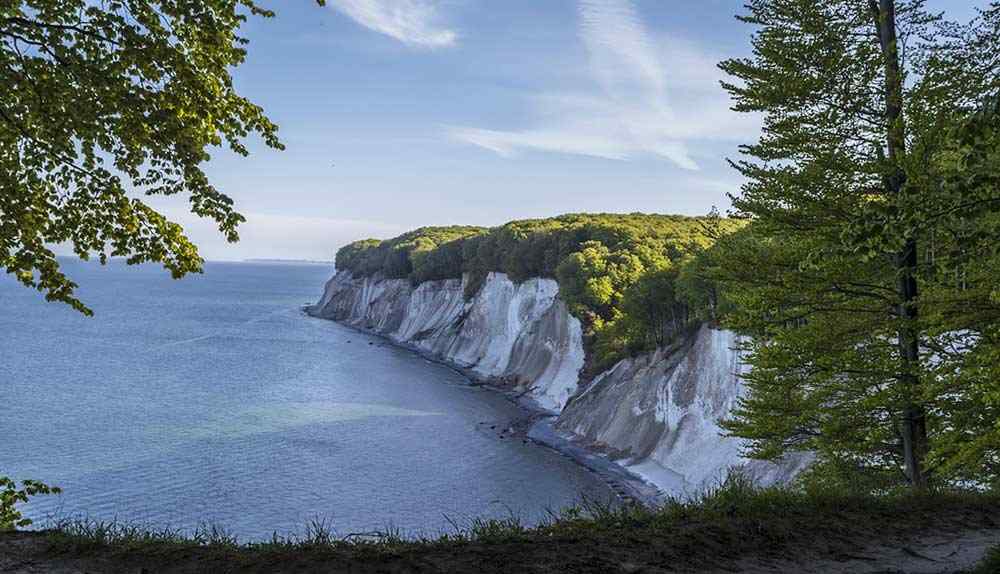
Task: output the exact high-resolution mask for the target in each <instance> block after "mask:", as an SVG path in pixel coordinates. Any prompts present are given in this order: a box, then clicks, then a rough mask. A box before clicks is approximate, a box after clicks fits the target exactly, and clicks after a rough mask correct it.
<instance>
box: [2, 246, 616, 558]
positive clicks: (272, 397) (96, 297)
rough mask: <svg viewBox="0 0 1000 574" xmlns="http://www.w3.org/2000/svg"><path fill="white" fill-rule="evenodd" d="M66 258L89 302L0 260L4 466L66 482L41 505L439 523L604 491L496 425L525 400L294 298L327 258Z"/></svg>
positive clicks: (256, 525)
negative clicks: (183, 264)
mask: <svg viewBox="0 0 1000 574" xmlns="http://www.w3.org/2000/svg"><path fill="white" fill-rule="evenodd" d="M64 267H65V270H66V271H67V273H68V274H69V275H70V276H71V277H73V278H74V279H75V280H76V281H77V282H78V283H80V284H81V285H82V287H81V289H80V295H81V296H82V297H83V298H84V300H85V301H86V302H87V303H88V304H89V305H91V307H92V308H93V309H94V310H95V312H96V317H93V318H86V317H83V316H80V315H79V314H77V313H75V312H73V311H72V310H70V309H69V308H68V307H66V306H64V305H59V304H55V303H45V302H44V301H43V300H42V298H41V297H40V296H39V294H38V293H36V292H34V291H30V290H28V289H25V288H23V287H20V286H19V285H18V284H16V283H14V282H13V280H11V279H10V278H9V277H6V276H5V277H3V278H0V400H2V402H0V475H3V474H6V475H8V476H11V477H15V478H37V479H42V480H45V481H47V482H49V483H51V484H57V485H59V486H61V487H63V488H64V490H65V493H64V494H63V495H61V496H58V497H48V498H40V499H36V501H33V502H32V503H31V504H30V505H28V506H27V507H25V508H26V510H27V511H28V512H27V514H28V515H29V516H31V517H33V518H35V519H36V520H43V521H44V520H45V519H46V518H47V517H49V518H51V517H53V516H60V517H65V516H75V517H89V518H93V519H112V518H115V519H119V520H124V521H134V522H140V523H144V524H149V525H157V526H170V527H175V528H184V529H193V528H196V527H198V526H200V525H204V524H218V525H222V526H224V527H226V528H227V529H229V530H230V531H231V532H232V533H235V534H236V535H238V536H240V537H241V538H243V539H253V538H260V537H267V536H270V535H271V533H272V532H274V531H277V532H278V533H281V534H291V533H295V532H301V531H302V530H303V527H304V525H305V524H306V522H307V521H309V520H310V519H314V518H319V519H325V520H327V522H328V523H329V524H332V525H333V526H334V527H335V528H336V529H337V531H338V532H340V533H341V534H346V533H351V532H359V531H367V530H372V529H380V528H385V527H388V526H393V527H398V528H401V529H403V530H404V531H407V532H410V533H425V534H434V533H437V532H440V531H443V530H447V529H448V521H447V519H446V518H445V517H446V516H447V517H448V518H450V519H452V520H456V521H458V522H459V523H461V522H463V521H467V520H468V519H470V518H471V517H473V516H483V515H493V516H506V515H508V513H509V512H511V511H513V512H515V513H517V514H520V515H522V516H524V517H526V518H528V519H534V518H538V517H540V516H542V515H543V513H544V511H545V509H547V508H560V507H563V506H566V505H568V504H571V503H572V502H574V501H576V500H577V499H578V498H579V496H580V494H581V493H585V494H587V495H588V496H592V497H598V498H606V497H607V496H608V492H607V490H606V488H605V487H604V486H603V484H602V483H601V482H600V481H599V480H598V479H597V478H596V477H594V476H592V475H591V474H589V473H588V472H587V471H585V470H584V469H582V468H580V467H578V466H577V465H575V464H574V463H572V462H571V461H569V460H567V459H565V458H563V457H561V456H559V455H558V454H556V453H554V452H552V451H549V450H547V449H545V448H542V447H539V446H536V445H534V444H531V443H528V444H525V443H523V442H522V441H521V440H520V439H517V440H511V439H510V438H502V439H501V438H499V436H498V435H497V432H496V431H491V430H490V429H489V427H490V426H491V425H496V427H497V429H500V428H504V427H505V426H506V425H507V424H508V423H509V422H510V420H512V419H513V418H515V417H518V416H519V412H518V411H517V410H516V409H515V408H514V407H513V406H512V405H511V404H509V403H508V402H507V401H506V400H505V399H503V398H502V397H500V396H498V395H496V394H494V393H492V392H490V391H486V390H482V389H477V388H472V387H468V386H465V385H464V383H465V381H464V379H463V378H462V377H461V376H460V375H458V374H456V373H455V372H453V371H451V370H449V369H447V368H444V367H442V366H439V365H435V364H432V363H429V362H427V361H425V360H424V359H422V358H420V357H417V356H415V355H413V354H411V353H409V352H406V351H402V350H399V349H395V348H392V347H390V346H387V345H385V344H384V343H383V342H382V341H381V340H379V339H376V338H373V337H369V336H366V335H362V334H359V333H358V332H356V331H352V330H350V329H347V328H345V327H342V326H340V325H337V324H335V323H332V322H330V321H323V320H319V319H313V318H309V317H306V316H304V315H303V314H302V312H301V311H300V310H299V307H300V306H301V305H302V304H303V303H305V302H309V301H314V300H316V299H317V298H318V297H319V295H320V293H321V291H322V286H323V283H324V281H325V280H326V279H327V278H328V276H329V274H330V269H329V268H327V267H324V266H310V265H281V264H240V263H210V264H208V265H207V266H206V270H205V274H204V275H200V276H192V277H189V278H186V279H184V280H181V281H173V280H171V279H170V278H169V276H168V275H167V274H166V273H165V272H164V271H162V270H160V269H158V268H154V267H141V268H135V267H133V268H126V267H125V266H123V265H121V264H119V263H113V264H111V265H109V266H107V267H103V268H102V267H100V266H98V265H96V264H90V263H81V262H76V261H71V260H65V261H64ZM369 343H373V344H369Z"/></svg>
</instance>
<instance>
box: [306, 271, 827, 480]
mask: <svg viewBox="0 0 1000 574" xmlns="http://www.w3.org/2000/svg"><path fill="white" fill-rule="evenodd" d="M464 282H465V280H458V279H450V280H444V281H428V282H425V283H422V284H421V285H420V286H418V287H416V288H414V287H413V286H412V285H411V284H410V283H409V281H407V280H405V279H392V280H389V279H382V278H379V277H365V278H355V277H353V276H352V275H351V274H350V273H347V272H338V273H337V274H336V275H335V276H334V277H333V278H332V279H330V281H328V282H327V284H326V291H325V292H324V294H323V298H322V299H321V300H320V302H319V303H317V304H316V305H315V306H313V307H311V308H310V309H309V313H311V314H312V315H315V316H318V317H323V318H328V319H333V320H336V321H340V322H342V323H346V324H349V325H353V326H356V327H361V328H364V329H368V330H370V331H374V332H376V333H379V334H382V335H385V336H387V337H389V338H390V339H392V340H394V341H397V342H399V343H404V344H407V345H412V346H415V347H417V348H419V349H420V350H422V351H424V352H427V353H429V354H431V355H433V356H435V357H438V358H440V359H443V360H445V361H448V362H450V363H453V364H455V365H458V366H461V367H464V368H467V369H469V370H471V371H472V372H473V373H475V374H476V375H478V376H480V377H482V378H484V379H487V380H494V381H500V382H505V383H508V384H512V385H516V386H518V387H522V388H530V389H531V390H530V391H529V393H528V395H529V396H530V397H531V398H533V399H534V400H535V401H536V402H537V403H538V404H540V405H541V406H543V407H545V408H547V409H549V410H551V411H553V412H555V413H560V414H559V417H558V419H557V420H556V428H557V429H558V430H559V431H561V432H563V433H568V434H572V435H575V436H576V437H577V438H578V439H579V440H581V441H583V442H585V443H587V444H591V445H593V446H595V447H598V448H599V449H600V450H602V451H605V452H608V453H609V456H611V457H612V458H614V459H617V460H619V461H621V462H622V463H623V464H625V465H626V466H627V467H628V468H629V469H630V470H632V471H633V472H635V473H636V474H638V475H640V476H642V477H643V478H644V479H646V480H647V481H649V482H651V483H653V484H655V485H656V486H658V487H659V488H660V489H662V490H663V491H664V492H665V493H667V494H670V495H675V496H685V495H692V494H696V493H698V492H700V491H702V490H704V489H705V488H706V487H710V486H713V485H714V484H715V483H717V482H718V481H720V480H722V479H723V478H725V476H726V474H727V473H728V472H729V471H730V469H732V468H734V467H740V468H742V469H743V470H744V471H746V472H748V473H750V474H751V475H752V476H754V477H755V478H756V479H757V480H758V481H760V482H761V483H764V484H770V483H775V482H783V481H786V480H788V479H790V478H792V477H793V476H795V474H797V473H798V472H799V471H800V470H802V468H804V467H805V466H806V465H807V464H808V463H809V460H808V457H793V458H789V459H788V460H786V461H784V462H782V463H781V464H771V463H764V462H760V461H750V460H747V459H745V458H743V457H742V456H741V454H740V452H741V447H742V444H741V443H740V442H739V441H738V440H735V439H732V438H727V437H724V436H722V429H721V428H720V427H719V421H720V419H723V418H726V417H727V416H729V414H730V412H731V410H732V409H733V407H734V406H735V405H736V403H737V401H738V400H739V398H740V397H741V396H742V395H743V393H744V387H743V385H742V382H741V380H740V378H739V376H738V375H739V373H740V372H741V370H742V369H743V368H744V366H743V364H742V362H741V361H740V358H739V354H738V353H737V352H736V351H735V349H734V348H735V346H736V343H737V338H736V335H735V334H734V333H732V332H730V331H722V330H718V329H712V328H710V327H708V326H702V327H700V328H699V329H698V330H697V332H696V333H694V334H693V335H692V336H690V337H687V338H685V339H684V340H683V342H681V343H678V344H675V345H673V346H670V347H666V348H661V349H659V350H657V351H656V352H653V353H648V354H645V355H641V356H638V357H634V358H630V359H625V360H623V361H620V362H619V363H618V364H616V365H615V366H614V367H612V368H611V369H609V370H608V371H606V372H604V373H601V374H600V375H598V376H597V377H596V378H594V380H593V381H591V382H590V383H589V384H588V385H586V386H585V387H584V388H579V383H580V371H581V370H582V369H583V365H584V350H583V335H582V329H581V325H580V322H579V321H578V320H577V319H576V318H574V317H572V316H571V315H570V314H569V312H568V310H567V309H566V305H565V304H564V303H563V302H562V300H561V299H559V297H558V293H559V287H558V284H557V283H556V282H555V281H553V280H551V279H531V280H528V281H525V282H523V283H520V284H515V283H513V282H512V281H511V280H510V279H509V278H507V276H506V275H505V274H503V273H491V274H490V275H489V276H488V277H487V279H486V281H485V283H484V285H483V286H482V288H481V289H480V291H479V292H478V293H477V294H476V295H475V296H474V297H472V298H471V299H469V300H465V299H464V297H463V290H464Z"/></svg>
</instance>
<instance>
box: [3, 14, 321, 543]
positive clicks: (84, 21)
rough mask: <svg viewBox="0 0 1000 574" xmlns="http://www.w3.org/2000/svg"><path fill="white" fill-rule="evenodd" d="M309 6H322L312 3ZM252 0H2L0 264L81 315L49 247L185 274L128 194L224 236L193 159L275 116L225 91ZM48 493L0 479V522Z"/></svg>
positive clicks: (263, 129)
mask: <svg viewBox="0 0 1000 574" xmlns="http://www.w3.org/2000/svg"><path fill="white" fill-rule="evenodd" d="M317 2H318V3H319V4H320V5H323V4H324V1H323V0H317ZM248 15H253V16H262V17H271V16H273V13H272V12H271V11H269V10H264V9H262V8H260V7H258V6H257V5H256V4H255V3H254V2H253V0H202V1H200V2H176V1H174V0H104V1H102V2H100V3H96V2H93V1H90V0H14V1H8V2H3V3H0V267H2V268H3V269H4V270H5V271H6V272H7V273H10V274H13V275H14V276H15V277H16V278H17V279H18V280H19V281H20V282H21V283H23V284H24V285H26V286H28V287H34V288H37V289H38V290H39V291H44V292H45V297H46V299H48V300H50V301H61V302H64V303H68V304H70V305H72V306H73V307H74V308H75V309H77V310H79V311H81V312H83V313H85V314H87V315H90V314H92V313H91V310H90V309H88V308H87V307H86V305H84V303H83V302H82V301H80V300H79V299H77V298H76V297H75V296H74V289H75V287H76V284H75V283H74V282H73V281H72V280H70V279H69V278H68V277H67V276H66V275H64V274H63V273H62V272H61V271H60V267H59V262H58V260H57V259H56V256H55V254H54V253H53V251H52V250H51V246H52V245H54V244H60V243H63V244H68V245H70V246H71V247H72V249H73V251H74V252H75V253H76V254H77V255H78V256H79V257H80V258H82V259H89V258H90V256H91V255H92V254H97V256H98V257H99V259H100V261H101V262H102V263H104V262H106V261H107V259H108V257H115V256H121V257H126V258H127V261H128V263H129V264H136V263H142V262H159V263H162V264H163V266H164V267H165V268H166V269H168V270H170V272H171V273H172V275H173V276H174V277H175V278H178V277H181V276H183V275H185V274H187V273H192V272H198V271H200V270H201V265H202V263H203V261H202V259H201V258H200V257H199V256H198V250H197V248H196V247H195V246H194V245H193V244H192V243H191V242H190V241H189V240H188V238H187V237H185V236H184V232H183V230H182V229H181V226H180V225H178V224H176V223H174V222H171V221H170V220H168V219H167V218H166V217H165V216H164V215H162V214H161V213H158V212H157V211H156V210H154V209H153V208H152V207H150V206H149V205H147V203H145V202H144V201H142V200H141V199H139V198H138V197H135V196H136V195H142V194H145V195H147V196H151V195H163V196H168V195H187V196H188V198H189V201H190V206H191V211H192V212H193V213H194V214H196V215H198V216H200V217H208V218H211V219H213V220H215V221H216V222H217V223H218V226H219V231H220V232H222V233H223V234H224V235H225V236H226V238H227V239H228V240H229V241H231V242H232V241H236V240H237V239H238V235H237V231H236V228H237V226H238V225H239V224H240V223H241V222H243V221H244V218H243V216H241V215H240V214H239V213H237V212H236V211H235V210H234V209H233V202H232V200H231V199H230V198H229V197H228V196H227V195H225V194H224V193H222V192H220V191H219V190H217V189H216V188H215V187H214V186H213V185H212V184H211V183H210V182H209V181H208V178H207V177H206V175H205V173H204V171H203V170H202V168H201V165H202V164H203V163H204V162H206V161H208V160H209V157H210V156H209V154H208V151H207V150H208V148H210V147H216V146H221V145H223V144H225V145H227V146H228V147H229V149H230V150H232V151H234V152H236V153H238V154H240V155H244V156H245V155H247V153H248V152H247V148H246V147H245V146H244V144H243V140H244V139H245V138H246V137H247V136H248V135H250V134H252V133H256V134H259V135H260V136H261V137H262V138H263V139H264V142H265V144H267V145H268V146H270V147H272V148H278V149H281V148H282V145H281V143H280V142H279V141H278V137H277V129H278V128H277V126H276V125H274V124H273V123H271V121H270V120H268V119H267V117H266V116H265V115H264V112H263V110H262V109H261V108H260V107H258V106H256V105H254V104H253V103H251V102H250V101H249V100H247V99H246V98H244V97H242V96H240V95H239V94H237V93H236V90H235V89H234V88H233V81H232V77H231V76H230V70H231V69H232V68H235V67H236V66H239V65H240V64H241V63H243V60H244V58H245V57H246V49H245V48H244V46H245V45H246V43H247V41H246V39H244V38H242V37H240V36H239V35H238V31H239V28H240V26H241V25H242V24H243V22H245V21H246V19H247V16H248ZM56 492H59V489H58V488H54V487H52V488H50V487H48V486H46V485H45V484H43V483H40V482H36V481H31V480H27V481H24V482H22V483H21V488H17V486H16V484H15V483H14V481H12V480H10V479H9V478H6V477H3V476H0V530H5V529H12V528H17V527H20V526H27V525H29V524H30V523H31V521H30V520H28V519H25V518H23V517H22V516H21V514H20V512H18V511H17V509H15V508H14V505H15V504H17V503H20V502H27V500H28V498H29V497H30V496H34V495H38V494H49V493H56Z"/></svg>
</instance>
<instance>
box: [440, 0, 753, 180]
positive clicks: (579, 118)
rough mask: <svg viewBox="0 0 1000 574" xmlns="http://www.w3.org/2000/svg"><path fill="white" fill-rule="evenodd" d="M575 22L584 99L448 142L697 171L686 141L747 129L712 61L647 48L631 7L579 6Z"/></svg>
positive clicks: (547, 100)
mask: <svg viewBox="0 0 1000 574" xmlns="http://www.w3.org/2000/svg"><path fill="white" fill-rule="evenodd" d="M579 18H580V29H579V33H580V38H581V41H582V43H583V46H584V47H585V48H586V50H587V57H588V64H589V67H588V70H587V71H588V77H589V79H590V80H591V82H592V88H591V89H590V90H589V91H586V92H582V93H579V92H578V93H555V94H543V95H541V96H535V97H534V98H532V103H533V107H532V109H533V111H534V112H535V114H536V116H537V117H538V120H537V121H536V125H534V126H531V127H529V128H527V129H522V130H513V131H511V130H493V129H480V128H472V127H452V128H449V130H448V131H449V134H450V135H451V137H452V138H454V139H456V140H458V141H462V142H465V143H469V144H473V145H477V146H479V147H482V148H485V149H488V150H491V151H494V152H496V153H498V154H501V155H503V156H506V157H511V156H515V155H517V153H518V152H519V151H521V150H536V151H549V152H557V153H567V154H577V155H585V156H593V157H600V158H606V159H613V160H627V159H630V158H632V157H635V156H638V155H643V154H652V155H654V156H657V157H661V158H664V159H666V160H668V161H670V162H673V163H674V164H675V165H677V166H679V167H681V168H684V169H688V170H697V169H698V164H697V163H696V162H695V160H694V159H693V158H692V156H691V153H690V151H689V149H688V142H689V141H692V140H700V139H726V138H729V137H733V136H736V137H738V135H737V134H739V135H743V134H745V133H747V131H749V130H752V129H753V126H750V127H747V126H746V121H745V120H739V119H734V117H733V114H732V113H731V112H730V111H729V103H728V99H727V96H726V95H725V94H724V93H723V92H722V90H721V89H720V88H719V85H718V80H719V78H720V75H719V74H720V72H718V70H717V68H716V65H715V63H716V60H715V59H711V58H708V57H707V56H705V55H703V54H701V53H700V52H699V51H698V50H695V49H694V48H693V47H692V46H688V45H684V44H681V43H677V42H673V43H670V44H664V43H661V42H654V40H653V39H652V37H651V35H650V33H649V32H648V31H647V29H646V27H645V26H644V25H643V23H642V21H641V20H640V18H639V15H638V13H637V12H636V10H635V7H634V6H633V4H632V2H631V0H579ZM668 87H669V88H670V91H671V93H670V94H669V95H670V96H675V99H676V101H674V100H672V99H671V98H670V97H668Z"/></svg>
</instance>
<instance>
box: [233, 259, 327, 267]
mask: <svg viewBox="0 0 1000 574" xmlns="http://www.w3.org/2000/svg"><path fill="white" fill-rule="evenodd" d="M242 263H271V264H277V265H333V261H320V260H316V259H268V258H253V259H244V260H243V261H242Z"/></svg>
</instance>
